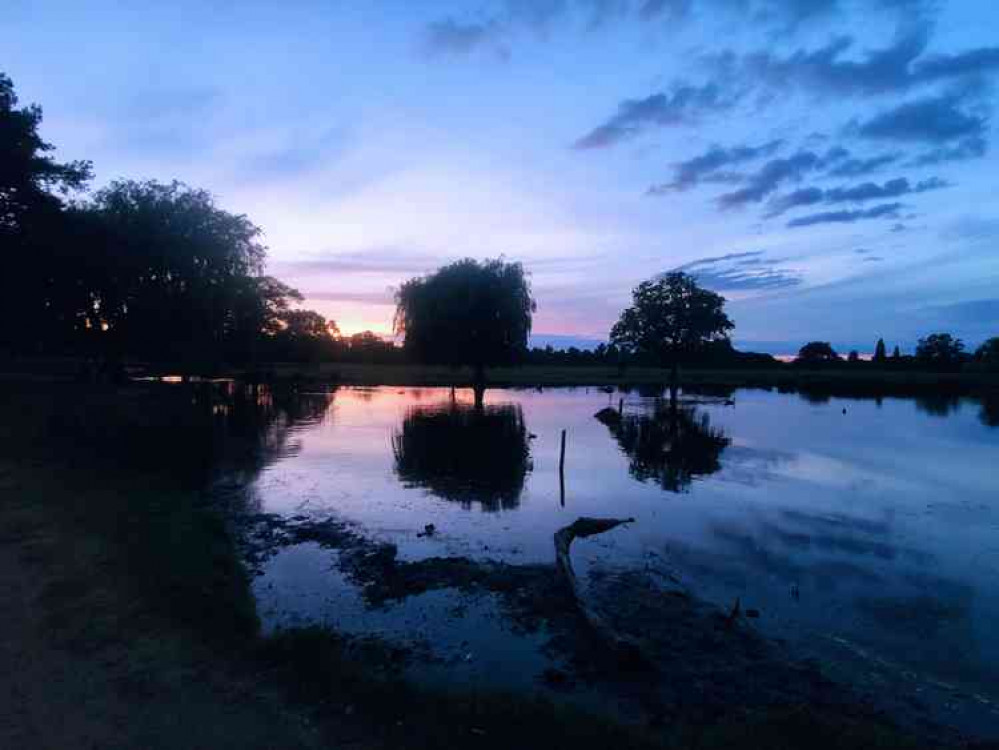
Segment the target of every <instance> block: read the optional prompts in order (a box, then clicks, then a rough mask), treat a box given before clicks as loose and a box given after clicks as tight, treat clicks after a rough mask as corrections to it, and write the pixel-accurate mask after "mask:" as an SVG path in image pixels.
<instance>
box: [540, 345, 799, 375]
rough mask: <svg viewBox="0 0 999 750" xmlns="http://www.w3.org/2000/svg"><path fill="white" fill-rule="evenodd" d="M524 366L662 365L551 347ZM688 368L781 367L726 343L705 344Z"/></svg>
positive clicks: (636, 355)
mask: <svg viewBox="0 0 999 750" xmlns="http://www.w3.org/2000/svg"><path fill="white" fill-rule="evenodd" d="M525 363H526V364H529V365H542V366H555V367H618V368H623V369H626V368H628V367H661V366H662V361H661V358H660V357H658V356H657V355H656V354H654V353H649V352H643V351H638V350H627V349H624V348H621V347H618V346H615V345H614V344H598V345H597V346H596V347H594V348H593V349H579V348H577V347H575V346H570V347H568V348H566V349H555V348H554V347H552V346H551V345H549V346H546V347H544V348H541V347H534V348H533V349H530V350H529V351H528V352H527V355H526V357H525ZM685 363H686V364H687V365H689V366H692V367H698V366H700V367H747V368H752V367H761V368H765V367H776V366H779V365H781V364H782V363H781V362H780V360H778V359H777V358H775V357H773V356H772V355H770V354H757V353H754V352H740V351H738V350H736V349H735V348H733V347H732V344H731V342H729V341H727V340H722V341H713V342H709V343H707V344H705V345H704V346H703V347H701V348H700V349H698V350H697V351H696V352H693V353H691V354H690V355H688V356H687V358H686V359H685Z"/></svg>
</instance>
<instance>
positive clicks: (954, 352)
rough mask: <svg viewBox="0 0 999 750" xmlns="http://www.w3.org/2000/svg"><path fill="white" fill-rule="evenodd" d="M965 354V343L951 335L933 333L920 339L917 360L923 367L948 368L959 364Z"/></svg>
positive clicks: (917, 346) (917, 347)
mask: <svg viewBox="0 0 999 750" xmlns="http://www.w3.org/2000/svg"><path fill="white" fill-rule="evenodd" d="M963 352H964V342H963V341H961V339H956V338H954V337H953V336H951V335H950V334H949V333H931V334H930V335H929V336H927V337H926V338H922V339H919V343H918V344H917V345H916V360H917V361H918V362H919V363H920V364H923V365H929V366H933V367H948V366H953V365H955V364H958V363H959V362H960V361H961V359H962V354H963Z"/></svg>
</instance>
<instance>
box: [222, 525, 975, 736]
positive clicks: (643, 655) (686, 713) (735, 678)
mask: <svg viewBox="0 0 999 750" xmlns="http://www.w3.org/2000/svg"><path fill="white" fill-rule="evenodd" d="M240 527H241V528H240V532H239V534H238V536H239V537H240V538H241V539H242V540H243V542H242V544H243V552H244V554H245V556H246V559H247V560H248V561H249V564H250V567H251V568H252V569H253V570H255V571H256V572H260V571H261V570H263V568H264V567H265V566H266V563H267V560H268V559H269V558H270V557H271V556H272V555H274V554H276V553H277V552H278V551H280V550H281V549H284V548H288V547H293V546H295V545H300V544H307V543H308V544H316V545H319V546H321V547H322V548H324V549H328V550H331V551H336V559H337V561H338V566H339V569H340V572H341V573H343V574H344V575H345V576H346V577H347V578H348V579H349V580H350V582H351V583H352V584H353V585H355V586H356V587H357V588H358V590H359V591H360V593H361V595H362V596H363V598H364V600H365V602H366V603H367V605H368V606H370V607H373V608H378V607H388V606H392V605H394V604H397V603H399V602H401V601H403V600H406V599H407V598H411V597H418V596H420V595H421V594H425V593H426V592H429V591H436V590H442V589H448V590H453V591H457V592H461V593H463V594H466V595H468V596H475V595H480V594H483V593H487V594H491V595H494V596H495V597H496V598H497V599H498V601H499V602H501V606H502V610H503V616H504V617H505V618H507V619H508V620H509V621H510V622H511V623H513V625H514V627H515V628H516V629H517V630H519V631H520V632H524V633H532V634H537V633H541V634H542V635H543V636H544V639H545V646H544V648H545V650H546V652H547V653H549V654H550V655H551V656H553V657H555V659H556V661H557V664H558V666H553V667H551V668H549V669H546V670H545V671H544V673H543V674H541V675H539V676H538V687H539V689H543V690H545V691H547V692H549V693H553V694H556V695H557V694H559V693H563V694H566V695H571V694H572V693H573V692H574V691H576V690H577V689H581V690H586V691H590V692H595V693H596V694H598V695H605V696H606V697H607V699H608V705H610V704H614V705H615V706H625V707H626V710H625V712H624V713H625V718H626V719H627V720H629V721H634V722H637V723H638V724H640V725H641V726H643V727H645V728H646V729H656V728H659V730H664V729H666V728H668V727H673V726H679V725H683V726H690V725H700V726H706V725H711V724H713V723H718V722H728V721H731V720H732V718H733V717H743V718H746V719H747V720H751V719H753V717H764V716H769V715H772V714H773V712H775V711H778V712H779V711H783V710H786V709H788V708H789V707H792V708H793V707H796V708H797V710H802V711H807V712H809V713H814V714H819V715H823V716H832V717H836V721H840V722H846V723H859V724H862V725H864V726H870V727H876V728H879V731H880V730H883V731H886V732H894V731H895V729H894V724H893V721H892V719H889V718H888V717H887V716H886V715H885V714H884V712H883V711H880V710H879V709H878V707H876V706H875V705H873V704H872V703H871V702H869V701H867V700H864V699H863V698H862V697H861V696H859V695H858V694H856V693H855V692H854V691H852V690H851V689H849V688H848V687H846V686H844V685H842V684H839V683H836V682H834V681H832V680H830V679H829V678H828V677H826V676H825V675H824V674H823V672H822V670H821V669H820V668H819V666H818V664H817V663H816V662H814V661H802V660H799V659H795V658H792V656H791V655H789V654H788V653H787V652H786V651H785V650H784V649H783V648H782V647H781V646H780V645H779V644H776V643H774V642H772V641H770V640H768V639H766V638H764V637H762V636H761V635H760V634H759V633H757V632H756V631H755V630H754V628H753V626H752V620H753V617H754V616H758V613H756V612H755V611H753V610H742V609H741V607H740V608H739V610H738V611H736V612H733V611H732V610H729V611H725V610H722V609H720V608H718V607H716V606H714V605H711V604H709V603H707V602H705V601H703V600H701V599H700V598H698V597H697V596H696V593H695V592H691V591H689V590H687V589H686V588H684V587H683V586H682V585H680V584H679V583H678V581H677V580H676V579H675V578H671V577H669V576H666V577H664V576H663V575H662V574H661V573H660V572H656V571H652V570H645V571H642V570H629V569H613V568H601V569H597V570H594V571H592V572H591V574H590V575H589V576H588V577H587V580H586V581H585V582H583V583H582V584H581V586H580V589H579V591H578V592H574V591H573V590H572V588H571V587H570V586H568V585H567V582H566V578H565V576H564V574H562V573H561V572H560V571H559V570H558V568H557V566H556V563H555V549H554V545H553V554H552V558H553V559H552V563H551V564H529V565H516V564H510V563H504V562H488V561H486V562H481V561H475V560H471V559H468V558H464V557H431V558H427V559H421V560H404V559H401V558H400V556H399V553H398V550H397V549H396V547H395V546H394V545H392V544H389V543H385V542H378V541H372V540H370V539H368V538H366V537H365V536H364V534H363V533H361V532H360V531H359V530H358V529H357V528H355V527H352V526H350V525H348V524H345V523H342V522H340V521H337V520H323V521H317V520H314V519H310V518H308V517H306V516H296V517H291V518H284V517H280V516H273V515H266V514H257V515H248V516H245V517H244V518H243V519H242V520H241V521H240ZM618 533H627V531H621V532H618ZM577 593H578V595H579V596H580V597H581V598H582V600H583V602H584V604H585V608H586V609H588V610H590V611H591V612H593V613H597V614H598V616H599V617H600V618H601V619H602V621H603V622H604V623H605V624H606V626H607V627H608V628H610V629H611V630H612V631H613V633H615V634H616V636H617V638H616V639H608V638H607V637H606V633H604V632H600V631H599V630H598V629H595V628H594V627H593V623H592V621H591V620H590V618H589V617H588V616H586V615H587V612H585V611H582V610H581V608H580V606H579V601H578V600H577ZM747 615H748V617H747ZM615 640H617V641H618V643H615V642H614V641H615ZM620 642H626V643H628V644H635V645H636V646H637V648H638V650H639V651H640V658H638V659H636V658H633V657H634V654H630V653H622V650H621V649H620V648H619V645H620ZM393 645H394V646H398V645H399V644H393ZM412 645H414V646H415V645H416V644H412ZM424 645H425V644H419V647H418V648H415V649H414V651H413V653H411V654H409V655H408V656H407V657H406V658H430V659H432V658H433V653H432V652H433V648H432V644H431V645H430V649H429V652H428V651H426V650H424ZM417 652H418V653H417ZM396 658H403V657H396ZM618 718H621V716H620V714H619V715H618ZM894 718H898V719H900V720H901V721H903V722H904V723H906V724H907V725H909V726H911V727H916V726H918V727H919V730H920V732H922V733H923V737H924V738H926V739H927V740H928V741H931V742H932V743H934V744H935V743H940V744H952V743H958V742H960V738H959V737H958V735H957V734H956V733H955V732H953V731H951V730H948V729H945V728H942V727H937V726H932V725H928V724H926V723H925V722H924V721H923V720H922V717H921V716H920V714H919V711H917V710H910V711H909V712H908V713H903V712H899V713H898V714H897V715H896V717H894Z"/></svg>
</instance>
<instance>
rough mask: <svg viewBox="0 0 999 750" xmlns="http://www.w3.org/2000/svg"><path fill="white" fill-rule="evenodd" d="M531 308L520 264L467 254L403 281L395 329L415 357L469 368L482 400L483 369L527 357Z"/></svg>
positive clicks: (532, 309) (478, 396)
mask: <svg viewBox="0 0 999 750" xmlns="http://www.w3.org/2000/svg"><path fill="white" fill-rule="evenodd" d="M535 309H536V305H535V302H534V299H533V298H532V297H531V288H530V284H529V283H528V280H527V276H526V275H525V273H524V269H523V267H522V266H521V265H520V264H519V263H506V262H504V261H503V260H502V259H498V260H486V261H482V262H479V261H476V260H472V259H470V258H467V259H465V260H460V261H458V262H456V263H452V264H450V265H447V266H444V267H443V268H441V269H439V270H437V271H436V272H435V273H432V274H430V275H428V276H422V277H418V278H415V279H410V280H409V281H407V282H406V283H405V284H403V285H402V287H401V288H400V289H399V291H398V292H397V293H396V313H395V331H396V333H397V334H402V335H403V336H405V339H404V344H403V347H404V349H405V351H406V353H407V354H408V355H409V356H411V357H413V358H414V359H416V360H417V361H420V362H425V363H428V364H442V365H448V366H450V367H461V366H463V365H465V366H470V367H472V368H473V369H474V371H475V381H474V383H475V388H476V398H477V400H479V401H481V395H482V391H483V389H484V388H485V368H486V367H493V366H497V365H509V364H515V363H517V362H519V361H521V359H522V358H523V357H524V356H525V354H526V352H527V339H528V335H529V334H530V332H531V317H532V314H533V313H534V311H535Z"/></svg>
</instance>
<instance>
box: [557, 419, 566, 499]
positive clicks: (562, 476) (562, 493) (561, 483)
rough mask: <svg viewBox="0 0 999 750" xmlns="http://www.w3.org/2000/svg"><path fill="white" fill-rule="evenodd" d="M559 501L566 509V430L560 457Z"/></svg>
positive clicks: (563, 435)
mask: <svg viewBox="0 0 999 750" xmlns="http://www.w3.org/2000/svg"><path fill="white" fill-rule="evenodd" d="M558 486H559V500H560V502H561V503H562V507H563V508H564V507H565V430H562V448H561V450H560V451H559V455H558Z"/></svg>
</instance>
